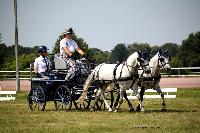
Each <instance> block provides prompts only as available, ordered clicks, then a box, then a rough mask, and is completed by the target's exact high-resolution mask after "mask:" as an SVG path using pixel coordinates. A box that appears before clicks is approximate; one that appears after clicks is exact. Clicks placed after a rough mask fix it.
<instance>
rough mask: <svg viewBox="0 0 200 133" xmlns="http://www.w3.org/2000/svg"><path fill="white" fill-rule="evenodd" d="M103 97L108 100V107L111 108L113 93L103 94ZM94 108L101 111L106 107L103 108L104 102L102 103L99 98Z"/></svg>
mask: <svg viewBox="0 0 200 133" xmlns="http://www.w3.org/2000/svg"><path fill="white" fill-rule="evenodd" d="M105 97H106V100H110V106H111V108H112V106H113V102H114V96H113V91H109V92H106V93H105ZM96 107H97V109H99V110H102V109H104V110H105V108H106V107H105V104H104V101H103V99H102V98H101V97H100V98H99V100H98V101H97V103H96Z"/></svg>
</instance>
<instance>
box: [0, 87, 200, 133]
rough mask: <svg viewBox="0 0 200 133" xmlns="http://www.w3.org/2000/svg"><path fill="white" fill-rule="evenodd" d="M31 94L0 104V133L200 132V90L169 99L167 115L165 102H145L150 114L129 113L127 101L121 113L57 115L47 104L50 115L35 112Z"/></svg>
mask: <svg viewBox="0 0 200 133" xmlns="http://www.w3.org/2000/svg"><path fill="white" fill-rule="evenodd" d="M27 93H28V92H20V93H18V94H17V99H16V100H15V101H7V102H0V133H8V132H12V133H14V132H20V133H21V132H63V133H67V132H73V133H76V132H77V133H80V132H81V133H93V132H95V133H107V132H114V133H121V132H124V133H129V132H130V133H133V132H141V133H143V132H144V133H146V132H163V133H165V132H173V133H174V132H180V133H188V132H192V133H196V132H200V88H191V89H178V92H177V98H176V99H166V104H167V112H165V113H163V112H161V110H160V109H161V99H145V101H144V105H145V108H146V112H135V111H134V112H129V110H128V108H127V103H126V102H125V101H124V103H123V105H122V106H121V109H120V111H119V112H118V113H114V112H113V113H108V112H107V110H106V111H96V112H90V111H78V110H75V109H72V110H71V111H70V112H66V111H55V109H54V105H53V102H48V103H47V106H46V111H43V112H39V111H35V112H32V111H30V110H29V108H28V104H27V101H26V96H27ZM133 103H134V105H135V106H136V104H137V102H136V101H134V102H133Z"/></svg>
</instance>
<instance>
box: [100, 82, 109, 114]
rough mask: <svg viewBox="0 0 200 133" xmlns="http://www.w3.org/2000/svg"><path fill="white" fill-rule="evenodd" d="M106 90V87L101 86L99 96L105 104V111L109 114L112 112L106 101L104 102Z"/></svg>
mask: <svg viewBox="0 0 200 133" xmlns="http://www.w3.org/2000/svg"><path fill="white" fill-rule="evenodd" d="M106 88H107V86H103V87H102V88H101V96H102V98H103V101H104V103H105V105H106V107H107V109H108V111H109V112H112V108H111V107H110V105H109V104H108V102H107V100H106V97H105V93H104V92H105V89H106Z"/></svg>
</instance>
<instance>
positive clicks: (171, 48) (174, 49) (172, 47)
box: [161, 43, 179, 57]
mask: <svg viewBox="0 0 200 133" xmlns="http://www.w3.org/2000/svg"><path fill="white" fill-rule="evenodd" d="M161 49H162V50H168V52H169V55H170V56H171V57H175V56H176V54H177V53H178V52H179V45H177V44H175V43H165V44H164V45H162V46H161Z"/></svg>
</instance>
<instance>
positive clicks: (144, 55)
mask: <svg viewBox="0 0 200 133" xmlns="http://www.w3.org/2000/svg"><path fill="white" fill-rule="evenodd" d="M137 61H138V62H139V66H140V67H141V68H142V69H143V71H144V72H145V73H146V74H150V73H151V69H150V66H149V61H150V55H149V53H148V52H147V51H146V52H140V51H138V58H137Z"/></svg>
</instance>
